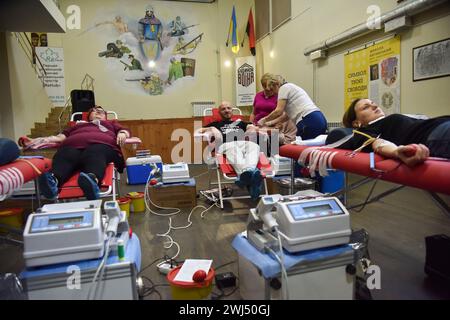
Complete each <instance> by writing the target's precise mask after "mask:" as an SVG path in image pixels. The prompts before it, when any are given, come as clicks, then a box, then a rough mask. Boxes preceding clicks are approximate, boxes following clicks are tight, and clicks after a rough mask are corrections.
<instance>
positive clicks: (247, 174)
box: [236, 170, 252, 188]
mask: <svg viewBox="0 0 450 320" xmlns="http://www.w3.org/2000/svg"><path fill="white" fill-rule="evenodd" d="M251 181H252V170H246V171H244V172H242V173H241V175H240V176H239V177H238V179H237V180H236V184H237V185H238V186H239V187H241V188H244V187H246V186H249V185H250V184H251Z"/></svg>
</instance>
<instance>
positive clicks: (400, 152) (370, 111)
mask: <svg viewBox="0 0 450 320" xmlns="http://www.w3.org/2000/svg"><path fill="white" fill-rule="evenodd" d="M342 121H343V123H344V126H345V127H347V128H353V129H354V136H353V138H351V139H350V140H349V141H347V142H345V143H344V144H342V145H341V146H339V147H338V148H341V149H351V150H355V149H361V147H362V150H363V151H369V152H370V151H372V150H373V151H374V152H375V153H378V154H380V155H382V156H384V157H387V158H394V159H399V160H400V161H402V162H404V163H405V164H406V165H408V166H414V165H417V164H420V163H422V162H424V161H425V160H426V159H427V158H428V157H429V156H432V157H440V158H447V159H450V116H448V115H447V116H442V117H437V118H430V119H426V120H424V119H416V118H412V117H409V116H406V115H402V114H392V115H388V116H385V114H384V112H383V110H381V108H379V107H378V106H377V105H376V104H375V103H374V102H373V101H371V100H369V99H357V100H355V101H353V102H352V104H351V105H350V107H349V108H348V109H347V111H346V112H345V114H344V117H343V120H342ZM370 142H371V143H372V144H371V145H370Z"/></svg>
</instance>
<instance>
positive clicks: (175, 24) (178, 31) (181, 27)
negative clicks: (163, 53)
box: [169, 16, 186, 37]
mask: <svg viewBox="0 0 450 320" xmlns="http://www.w3.org/2000/svg"><path fill="white" fill-rule="evenodd" d="M169 28H170V29H171V34H170V35H171V36H172V37H178V36H182V35H184V34H185V33H186V32H185V30H186V25H185V24H184V22H182V21H181V17H180V16H177V17H176V18H175V20H173V21H172V22H170V23H169Z"/></svg>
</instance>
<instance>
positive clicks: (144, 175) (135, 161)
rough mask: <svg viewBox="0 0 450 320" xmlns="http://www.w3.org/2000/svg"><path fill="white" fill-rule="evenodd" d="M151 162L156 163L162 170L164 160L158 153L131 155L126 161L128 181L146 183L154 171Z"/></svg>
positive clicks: (129, 182) (130, 182)
mask: <svg viewBox="0 0 450 320" xmlns="http://www.w3.org/2000/svg"><path fill="white" fill-rule="evenodd" d="M151 164H156V165H157V166H158V168H159V170H160V172H162V166H163V163H162V160H161V157H160V156H158V155H153V156H148V157H143V158H136V157H131V158H128V159H127V161H126V165H127V178H128V179H127V183H128V184H145V183H147V179H148V178H149V175H150V172H151V171H152V167H151V166H150V165H151Z"/></svg>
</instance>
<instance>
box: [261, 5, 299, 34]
mask: <svg viewBox="0 0 450 320" xmlns="http://www.w3.org/2000/svg"><path fill="white" fill-rule="evenodd" d="M291 1H292V0H255V17H256V18H255V24H256V26H255V28H256V39H257V40H260V39H262V38H264V37H265V36H266V35H268V34H269V33H271V32H273V31H274V30H276V29H277V28H279V27H280V26H282V25H283V24H284V23H285V22H287V21H289V20H290V18H291ZM271 17H272V23H270V18H271Z"/></svg>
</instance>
